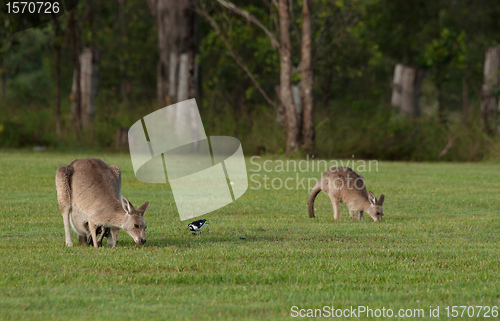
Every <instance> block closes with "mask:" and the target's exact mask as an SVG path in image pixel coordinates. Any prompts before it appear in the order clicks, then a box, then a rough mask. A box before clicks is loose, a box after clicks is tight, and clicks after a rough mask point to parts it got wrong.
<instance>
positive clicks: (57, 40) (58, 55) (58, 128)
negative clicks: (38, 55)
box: [54, 19, 62, 138]
mask: <svg viewBox="0 0 500 321" xmlns="http://www.w3.org/2000/svg"><path fill="white" fill-rule="evenodd" d="M54 28H55V49H56V135H57V138H61V135H62V133H61V50H62V46H61V26H60V25H59V21H58V20H57V19H54Z"/></svg>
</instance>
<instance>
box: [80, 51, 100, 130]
mask: <svg viewBox="0 0 500 321" xmlns="http://www.w3.org/2000/svg"><path fill="white" fill-rule="evenodd" d="M97 61H98V58H97V54H96V53H94V52H93V51H92V49H90V48H84V49H83V51H82V53H81V55H80V64H81V80H80V86H81V119H82V124H83V127H84V128H88V127H89V126H90V125H91V124H92V122H93V120H94V116H95V98H96V95H97V81H98V79H99V69H98V64H97Z"/></svg>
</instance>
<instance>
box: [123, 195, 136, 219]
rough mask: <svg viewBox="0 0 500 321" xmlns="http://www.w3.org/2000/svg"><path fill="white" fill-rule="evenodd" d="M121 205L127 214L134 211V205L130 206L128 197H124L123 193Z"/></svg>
mask: <svg viewBox="0 0 500 321" xmlns="http://www.w3.org/2000/svg"><path fill="white" fill-rule="evenodd" d="M122 207H123V209H124V210H125V212H127V214H130V215H131V214H132V212H133V211H134V207H133V206H132V204H130V202H129V201H128V199H126V198H125V196H123V195H122Z"/></svg>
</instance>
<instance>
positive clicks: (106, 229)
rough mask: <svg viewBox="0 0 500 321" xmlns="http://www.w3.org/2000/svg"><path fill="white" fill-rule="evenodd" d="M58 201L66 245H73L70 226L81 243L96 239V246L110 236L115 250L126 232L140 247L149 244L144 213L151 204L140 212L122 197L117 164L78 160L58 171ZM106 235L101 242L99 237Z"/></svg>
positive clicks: (90, 159) (93, 159) (110, 243)
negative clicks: (118, 236) (85, 240)
mask: <svg viewBox="0 0 500 321" xmlns="http://www.w3.org/2000/svg"><path fill="white" fill-rule="evenodd" d="M56 189H57V200H58V202H59V206H60V207H61V212H62V216H63V221H64V234H65V236H66V245H67V246H73V242H72V241H71V234H70V225H71V227H72V228H73V230H74V231H75V232H76V233H77V234H78V236H79V237H78V238H79V240H80V242H82V240H84V239H85V238H88V239H89V242H90V238H92V242H93V244H94V247H98V244H99V243H100V242H101V241H102V238H103V237H104V236H107V237H108V245H109V246H112V247H115V245H116V238H117V234H118V232H119V231H120V229H123V230H125V232H127V233H128V234H129V235H130V236H131V237H132V238H133V239H134V241H135V243H137V244H139V245H144V243H146V233H145V229H146V222H145V221H144V218H143V216H144V212H146V209H147V207H148V205H149V202H146V203H144V204H143V205H142V206H141V207H139V208H138V209H135V208H134V206H132V204H131V203H130V202H129V201H128V200H127V199H126V198H125V197H124V196H123V195H122V196H121V204H120V194H121V172H120V168H119V167H118V166H116V165H108V164H106V163H104V162H103V161H102V160H100V159H95V158H86V159H76V160H74V161H73V162H71V164H69V165H67V166H61V167H59V168H58V169H57V172H56ZM99 232H100V233H102V235H101V237H100V239H99V240H98V239H97V235H98V234H99Z"/></svg>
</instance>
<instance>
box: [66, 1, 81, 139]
mask: <svg viewBox="0 0 500 321" xmlns="http://www.w3.org/2000/svg"><path fill="white" fill-rule="evenodd" d="M69 28H70V35H71V36H70V38H71V57H72V59H73V63H74V64H75V71H74V73H73V86H72V88H71V116H72V119H73V125H74V126H75V132H76V137H77V140H78V141H80V139H81V132H82V120H81V110H82V107H81V98H80V97H81V84H80V79H81V72H80V61H79V52H80V50H79V48H80V39H79V37H78V34H79V32H78V30H77V25H76V19H75V10H72V11H70V15H69Z"/></svg>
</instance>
